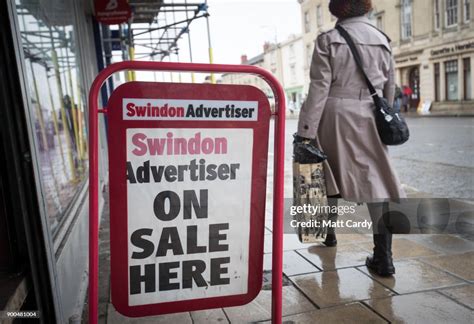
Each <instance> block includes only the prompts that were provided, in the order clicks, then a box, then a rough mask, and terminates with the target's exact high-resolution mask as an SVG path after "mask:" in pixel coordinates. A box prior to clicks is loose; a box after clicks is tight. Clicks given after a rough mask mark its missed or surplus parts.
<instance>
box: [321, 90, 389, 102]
mask: <svg viewBox="0 0 474 324" xmlns="http://www.w3.org/2000/svg"><path fill="white" fill-rule="evenodd" d="M375 90H376V91H377V94H378V95H379V96H381V97H382V96H383V91H382V89H375ZM329 97H333V98H345V99H355V100H362V99H364V100H366V99H370V91H369V89H366V88H364V89H350V88H342V87H331V89H330V90H329Z"/></svg>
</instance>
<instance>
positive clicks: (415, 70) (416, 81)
mask: <svg viewBox="0 0 474 324" xmlns="http://www.w3.org/2000/svg"><path fill="white" fill-rule="evenodd" d="M408 83H409V86H410V88H411V90H412V91H413V93H412V95H411V98H410V107H412V108H415V109H416V108H417V107H418V104H419V103H420V68H419V67H418V66H415V67H412V68H411V69H410V72H409V74H408Z"/></svg>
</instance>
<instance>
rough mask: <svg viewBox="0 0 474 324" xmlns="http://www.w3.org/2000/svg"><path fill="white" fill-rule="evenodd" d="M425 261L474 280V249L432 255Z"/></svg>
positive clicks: (466, 278)
mask: <svg viewBox="0 0 474 324" xmlns="http://www.w3.org/2000/svg"><path fill="white" fill-rule="evenodd" d="M424 261H426V262H428V263H429V264H432V265H434V266H436V267H438V268H440V269H443V270H445V271H448V272H450V273H453V274H455V275H456V276H459V277H461V278H463V279H465V280H469V281H474V251H473V252H467V253H461V254H451V255H443V256H437V257H431V258H427V259H425V260H424Z"/></svg>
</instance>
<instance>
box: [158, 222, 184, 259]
mask: <svg viewBox="0 0 474 324" xmlns="http://www.w3.org/2000/svg"><path fill="white" fill-rule="evenodd" d="M168 250H173V254H174V255H182V254H183V246H182V245H181V240H180V239H179V234H178V229H177V228H176V227H164V228H163V230H162V232H161V236H160V241H159V242H158V250H157V251H156V256H157V257H160V256H166V254H167V253H168Z"/></svg>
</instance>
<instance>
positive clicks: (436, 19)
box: [433, 0, 440, 30]
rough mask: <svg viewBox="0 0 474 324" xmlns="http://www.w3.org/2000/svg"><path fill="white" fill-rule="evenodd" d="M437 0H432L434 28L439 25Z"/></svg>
mask: <svg viewBox="0 0 474 324" xmlns="http://www.w3.org/2000/svg"><path fill="white" fill-rule="evenodd" d="M439 1H440V0H434V4H433V6H434V28H435V30H438V29H439V26H440V19H439V18H440V13H439Z"/></svg>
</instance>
